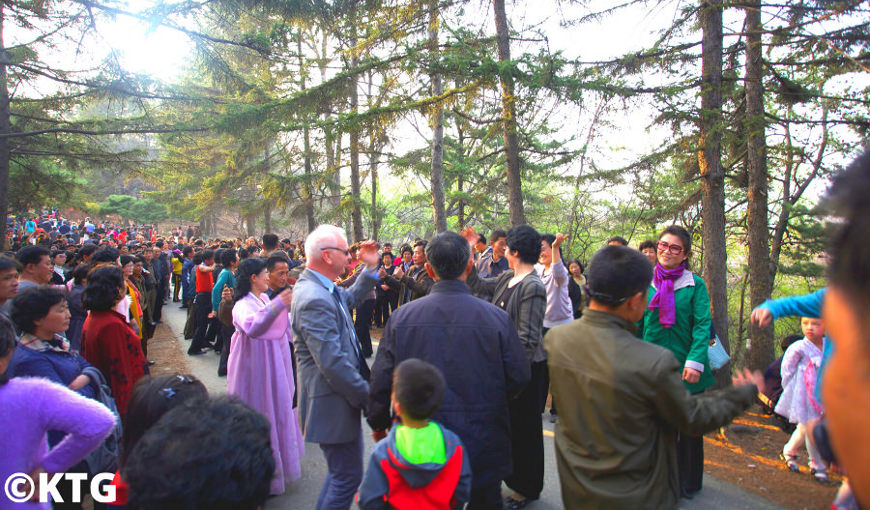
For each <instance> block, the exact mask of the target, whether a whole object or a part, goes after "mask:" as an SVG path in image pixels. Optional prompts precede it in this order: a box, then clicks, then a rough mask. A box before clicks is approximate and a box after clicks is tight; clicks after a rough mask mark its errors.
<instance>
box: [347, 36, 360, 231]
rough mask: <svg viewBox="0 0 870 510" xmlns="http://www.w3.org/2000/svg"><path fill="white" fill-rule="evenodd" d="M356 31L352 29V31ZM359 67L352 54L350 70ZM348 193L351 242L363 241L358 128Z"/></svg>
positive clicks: (354, 102) (353, 99) (355, 98)
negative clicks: (349, 194)
mask: <svg viewBox="0 0 870 510" xmlns="http://www.w3.org/2000/svg"><path fill="white" fill-rule="evenodd" d="M355 30H356V29H355V28H354V29H353V31H355ZM350 45H351V47H355V46H356V33H353V34H352V35H351V37H350ZM358 65H359V57H358V56H357V55H356V52H354V55H353V57H351V59H350V67H351V69H356V67H357V66H358ZM357 79H358V78H357V75H353V79H352V80H351V85H350V87H351V90H350V111H351V112H353V113H357V107H358V106H359V90H358V88H357ZM350 193H351V210H350V216H351V221H352V223H353V242H359V241H362V240H363V224H362V211H361V210H360V203H361V199H360V178H359V128H357V127H354V128H353V130H352V131H351V132H350Z"/></svg>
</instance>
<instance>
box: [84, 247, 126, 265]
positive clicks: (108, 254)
mask: <svg viewBox="0 0 870 510" xmlns="http://www.w3.org/2000/svg"><path fill="white" fill-rule="evenodd" d="M120 257H121V252H119V251H118V250H116V249H114V248H111V247H108V246H107V247H105V248H100V249H99V250H97V251H96V252H94V256H93V257H91V264H99V263H101V262H109V263H114V262H118V258H120Z"/></svg>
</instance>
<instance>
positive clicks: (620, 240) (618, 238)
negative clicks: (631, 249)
mask: <svg viewBox="0 0 870 510" xmlns="http://www.w3.org/2000/svg"><path fill="white" fill-rule="evenodd" d="M610 243H619V244H621V245H623V246H628V241H626V239H625V238H624V237H622V236H611V237H610V238H609V239H608V240H607V244H610Z"/></svg>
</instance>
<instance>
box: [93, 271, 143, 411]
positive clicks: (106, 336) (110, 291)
mask: <svg viewBox="0 0 870 510" xmlns="http://www.w3.org/2000/svg"><path fill="white" fill-rule="evenodd" d="M87 282H88V283H87V286H86V287H85V292H84V296H83V298H82V303H83V305H84V307H85V308H86V309H88V310H90V311H91V313H89V314H88V318H87V319H85V325H84V327H83V328H82V355H83V356H84V357H85V359H87V360H88V361H89V362H90V363H91V364H92V365H94V366H95V367H97V368H98V369H99V370H100V371H101V372H102V373H103V374H105V375H106V378H107V379H108V381H109V386H111V388H112V395H113V396H114V397H115V403H116V404H117V405H118V412H119V413H121V417H123V416H124V415H125V414H126V412H127V403H128V402H129V401H130V395H131V393H132V391H133V386H134V385H135V384H136V382H137V381H138V380H139V379H141V378H142V376H143V375H145V374H146V373H147V371H148V369H147V365H146V361H145V355H144V354H142V343H141V342H140V341H139V337H138V336H137V335H136V332H135V331H133V330H132V329H131V328H130V326H129V325H128V324H127V320H126V317H124V316H123V315H121V314H120V313H118V312H117V311H115V310H114V308H115V305H117V304H118V302H119V301H120V300H121V299H123V297H124V295H125V294H126V292H127V288H126V284H125V283H124V275H123V273H122V272H121V268H120V267H118V266H116V265H104V266H98V267H96V268H94V269H93V270H92V271H91V272H90V273H88V279H87Z"/></svg>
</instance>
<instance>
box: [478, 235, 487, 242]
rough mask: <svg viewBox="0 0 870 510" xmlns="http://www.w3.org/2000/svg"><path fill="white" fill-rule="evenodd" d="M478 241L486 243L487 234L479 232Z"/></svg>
mask: <svg viewBox="0 0 870 510" xmlns="http://www.w3.org/2000/svg"><path fill="white" fill-rule="evenodd" d="M477 242H478V243H480V244H486V236H485V235H483V234H477Z"/></svg>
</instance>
